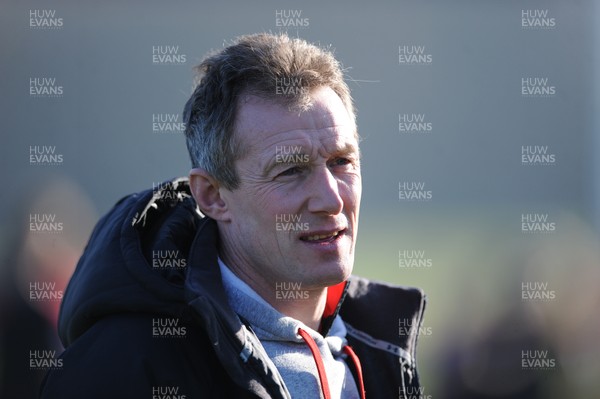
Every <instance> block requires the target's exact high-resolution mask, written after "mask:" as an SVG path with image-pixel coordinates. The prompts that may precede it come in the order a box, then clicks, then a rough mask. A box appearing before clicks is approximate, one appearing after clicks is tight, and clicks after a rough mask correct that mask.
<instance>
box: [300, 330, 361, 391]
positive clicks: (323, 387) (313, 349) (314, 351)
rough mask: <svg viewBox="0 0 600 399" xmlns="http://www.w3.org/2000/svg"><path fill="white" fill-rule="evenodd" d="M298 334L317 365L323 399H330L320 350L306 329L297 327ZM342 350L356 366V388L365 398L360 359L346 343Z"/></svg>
mask: <svg viewBox="0 0 600 399" xmlns="http://www.w3.org/2000/svg"><path fill="white" fill-rule="evenodd" d="M298 334H299V335H300V336H301V337H302V339H303V340H304V342H306V345H308V347H309V349H310V351H311V352H312V355H313V358H314V359H315V363H316V365H317V373H318V374H319V380H320V381H321V391H322V392H323V398H324V399H331V393H330V392H329V381H328V380H327V373H326V372H325V364H324V363H323V358H322V357H321V352H320V351H319V347H318V346H317V343H316V342H315V340H314V339H313V338H312V337H311V336H310V334H309V333H308V332H306V330H303V329H302V328H299V329H298ZM343 350H344V352H346V354H347V355H348V356H349V357H350V359H352V362H353V363H354V367H355V368H356V376H357V377H358V389H359V390H360V397H361V398H362V399H365V386H364V382H363V377H362V368H361V366H360V360H359V359H358V356H356V353H354V351H353V350H352V348H350V347H349V346H348V345H346V346H344V348H343Z"/></svg>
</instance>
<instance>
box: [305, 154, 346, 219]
mask: <svg viewBox="0 0 600 399" xmlns="http://www.w3.org/2000/svg"><path fill="white" fill-rule="evenodd" d="M313 173H314V174H313V176H312V178H311V185H310V187H308V189H309V190H310V199H309V202H308V210H309V211H310V212H314V213H325V214H328V215H337V214H339V213H340V212H342V209H343V207H344V201H343V200H342V197H341V196H340V187H339V182H338V180H337V179H336V177H335V176H334V175H333V173H332V172H331V170H330V169H329V168H328V167H327V166H323V167H320V168H317V170H315V171H314V172H313Z"/></svg>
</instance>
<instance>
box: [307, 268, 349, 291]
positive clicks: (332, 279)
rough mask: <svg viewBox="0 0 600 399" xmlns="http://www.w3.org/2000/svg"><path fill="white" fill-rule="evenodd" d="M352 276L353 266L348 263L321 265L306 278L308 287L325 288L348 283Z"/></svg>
mask: <svg viewBox="0 0 600 399" xmlns="http://www.w3.org/2000/svg"><path fill="white" fill-rule="evenodd" d="M350 274H352V265H351V264H347V263H340V264H333V265H332V264H321V265H318V266H317V268H315V269H313V273H312V274H311V275H309V276H306V278H305V282H306V285H307V287H309V289H310V287H314V288H315V289H316V288H325V287H331V286H332V285H336V284H339V283H341V282H343V281H346V280H347V279H348V277H350Z"/></svg>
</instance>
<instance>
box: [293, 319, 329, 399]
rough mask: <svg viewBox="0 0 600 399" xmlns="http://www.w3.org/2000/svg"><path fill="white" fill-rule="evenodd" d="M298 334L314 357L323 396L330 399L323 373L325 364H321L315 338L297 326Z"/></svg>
mask: <svg viewBox="0 0 600 399" xmlns="http://www.w3.org/2000/svg"><path fill="white" fill-rule="evenodd" d="M298 334H300V336H301V337H302V339H303V340H304V342H306V345H308V347H309V348H310V351H311V352H312V355H313V357H314V358H315V363H316V364H317V372H318V373H319V380H321V391H323V398H325V399H331V393H330V392H329V381H327V374H326V373H325V365H324V364H323V358H322V357H321V352H319V347H318V346H317V343H316V342H315V340H314V339H313V338H312V337H311V336H310V334H309V333H307V332H306V331H305V330H303V329H301V328H299V329H298Z"/></svg>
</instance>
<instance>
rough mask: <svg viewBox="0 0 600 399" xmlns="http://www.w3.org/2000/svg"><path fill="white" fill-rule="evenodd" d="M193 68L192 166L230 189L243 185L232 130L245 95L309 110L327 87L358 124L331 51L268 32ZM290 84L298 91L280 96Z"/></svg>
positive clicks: (188, 116)
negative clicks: (318, 90)
mask: <svg viewBox="0 0 600 399" xmlns="http://www.w3.org/2000/svg"><path fill="white" fill-rule="evenodd" d="M194 69H195V71H196V73H197V75H196V79H195V84H196V87H195V89H194V92H193V94H192V96H191V97H190V99H189V100H188V101H187V103H186V105H185V108H184V112H183V121H184V122H185V124H186V128H185V136H186V143H187V148H188V151H189V154H190V158H191V161H192V167H193V168H202V169H204V170H206V171H207V173H208V174H210V175H211V176H212V177H213V178H215V179H216V180H217V181H218V182H219V183H220V184H222V185H223V187H225V188H227V189H230V190H233V189H235V188H237V187H238V185H239V177H238V174H237V172H236V169H235V161H236V160H237V159H239V158H240V157H241V156H242V155H243V152H242V149H241V148H240V147H241V146H240V143H239V140H236V138H235V137H234V129H235V119H236V113H237V109H238V107H239V101H240V99H241V98H243V97H244V96H245V95H256V96H259V97H262V98H265V99H267V100H272V101H275V102H278V103H281V104H283V105H286V106H288V107H290V108H299V109H305V108H306V107H307V106H309V105H310V100H311V99H310V91H311V89H314V88H318V87H329V88H331V89H332V90H333V91H334V92H335V93H336V94H337V95H338V96H339V97H340V99H341V100H342V103H343V104H344V106H345V107H346V110H347V111H348V113H349V115H350V116H351V118H352V119H353V120H354V119H355V115H354V106H353V104H352V97H351V95H350V89H349V88H348V85H347V84H346V82H345V81H344V75H343V69H342V67H341V65H340V63H339V62H338V61H337V60H336V59H335V58H334V56H333V54H332V53H331V52H330V51H329V50H325V49H322V48H319V47H317V46H315V45H313V44H310V43H308V42H306V41H305V40H303V39H298V38H294V39H292V38H290V37H288V36H287V35H285V34H277V35H274V34H267V33H259V34H253V35H246V36H241V37H238V38H237V39H236V40H235V41H234V43H233V44H231V45H230V46H228V47H225V48H224V49H222V50H220V51H218V52H215V53H212V54H209V55H208V56H207V57H206V58H204V60H203V61H202V62H201V63H200V65H198V66H196V67H195V68H194ZM286 81H287V82H293V84H295V85H298V86H299V88H300V90H289V91H286V92H285V93H284V94H283V95H282V93H281V91H279V92H278V84H280V83H281V82H286Z"/></svg>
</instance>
